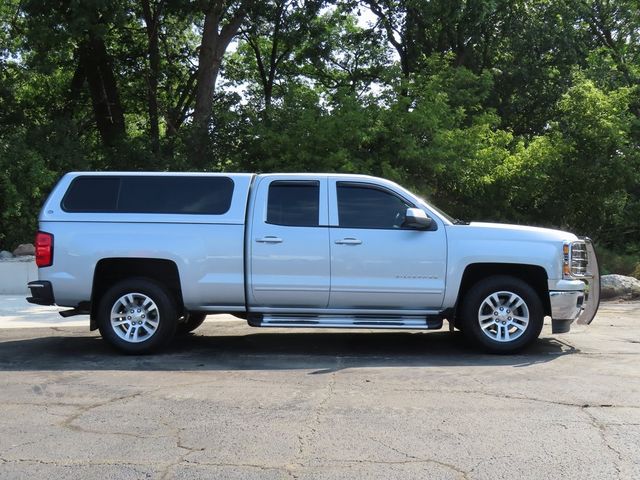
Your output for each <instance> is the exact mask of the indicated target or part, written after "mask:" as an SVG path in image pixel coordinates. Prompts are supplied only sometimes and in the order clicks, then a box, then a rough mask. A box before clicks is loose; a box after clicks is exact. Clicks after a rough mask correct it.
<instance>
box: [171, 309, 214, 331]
mask: <svg viewBox="0 0 640 480" xmlns="http://www.w3.org/2000/svg"><path fill="white" fill-rule="evenodd" d="M185 316H186V320H184V321H182V322H179V323H178V327H177V328H176V335H186V334H187V333H189V332H193V331H194V330H195V329H196V328H198V327H199V326H200V325H202V323H203V322H204V321H205V319H206V318H207V314H206V313H202V312H192V313H188V314H187V315H185Z"/></svg>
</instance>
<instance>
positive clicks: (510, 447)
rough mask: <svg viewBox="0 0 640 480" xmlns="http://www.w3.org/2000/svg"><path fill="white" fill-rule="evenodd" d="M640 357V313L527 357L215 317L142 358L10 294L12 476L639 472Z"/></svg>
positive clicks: (7, 372)
mask: <svg viewBox="0 0 640 480" xmlns="http://www.w3.org/2000/svg"><path fill="white" fill-rule="evenodd" d="M12 298H13V300H11V299H12ZM445 325H446V324H445ZM639 355H640V303H620V304H615V303H607V304H603V306H602V307H601V310H600V312H599V314H598V316H597V317H596V319H595V321H594V323H593V324H592V325H591V326H589V327H584V326H576V327H574V328H573V329H572V332H571V333H569V334H565V335H551V333H550V326H549V325H545V328H544V331H543V334H542V337H541V339H540V340H539V341H538V342H536V344H535V345H534V346H533V347H532V348H530V349H529V350H527V351H526V352H523V353H522V354H518V355H513V356H495V355H485V354H481V353H479V352H477V351H474V350H473V349H471V348H470V347H469V346H468V345H467V344H466V342H465V341H464V339H463V337H462V335H460V334H459V333H454V334H452V333H449V332H448V331H446V330H442V331H434V332H406V331H402V332H400V331H342V330H340V331H336V330H329V331H327V330H316V331H314V330H307V329H304V330H281V329H256V328H251V327H249V326H247V325H246V323H245V322H243V321H240V320H235V319H233V317H229V316H209V317H208V319H207V321H206V322H205V323H204V325H203V326H202V327H201V328H200V329H198V330H196V332H194V333H193V334H190V335H186V336H184V337H181V338H179V339H177V340H176V341H175V342H174V344H173V346H172V347H171V348H169V349H168V350H167V351H166V352H165V353H162V354H158V355H150V356H140V357H132V356H123V355H120V354H118V353H116V352H114V351H113V350H112V349H111V348H110V347H109V346H108V345H107V344H106V343H105V342H103V341H102V340H101V339H100V337H99V335H98V334H97V333H95V332H89V330H88V319H87V318H86V317H71V318H69V319H62V318H61V317H59V316H58V315H57V309H55V308H49V307H36V306H29V305H28V304H26V303H25V302H24V301H23V300H22V299H21V298H19V297H7V296H2V297H0V418H1V419H2V420H1V421H0V479H3V480H5V479H29V480H33V479H54V478H55V479H83V480H87V479H94V478H95V479H109V478H113V479H147V478H150V479H173V478H179V479H207V478H224V479H254V478H255V479H265V478H266V479H272V478H274V479H275V478H283V479H286V478H290V479H311V478H329V479H342V478H373V479H377V478H380V479H390V478H398V479H412V478H416V479H418V478H419V479H425V478H429V479H509V480H511V479H514V478H518V479H543V478H544V479H546V478H548V479H581V480H582V479H588V478H598V479H616V478H620V479H635V478H640V450H639V449H638V445H640V366H639V362H638V360H639V359H640V356H639Z"/></svg>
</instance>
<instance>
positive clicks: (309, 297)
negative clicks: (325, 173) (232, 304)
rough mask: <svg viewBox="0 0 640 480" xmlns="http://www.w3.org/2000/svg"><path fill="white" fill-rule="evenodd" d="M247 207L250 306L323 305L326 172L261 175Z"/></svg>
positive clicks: (326, 251) (326, 265)
mask: <svg viewBox="0 0 640 480" xmlns="http://www.w3.org/2000/svg"><path fill="white" fill-rule="evenodd" d="M253 208H254V211H253V223H252V225H251V230H250V232H249V239H248V242H249V248H250V251H248V252H247V253H248V254H249V255H250V257H249V258H250V259H251V264H250V278H251V284H250V289H249V294H250V301H249V303H250V306H252V305H259V306H260V307H269V308H276V309H278V308H326V307H327V303H328V301H329V286H330V281H331V274H330V262H329V228H328V208H327V180H326V177H317V178H313V177H308V179H307V178H306V177H305V178H304V179H299V177H291V176H286V175H282V176H268V177H262V178H261V179H260V183H259V184H258V185H257V186H256V196H255V198H254V205H253Z"/></svg>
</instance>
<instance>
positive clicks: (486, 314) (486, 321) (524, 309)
mask: <svg viewBox="0 0 640 480" xmlns="http://www.w3.org/2000/svg"><path fill="white" fill-rule="evenodd" d="M481 298H482V297H481ZM478 323H479V324H480V329H481V331H482V333H484V334H485V335H486V336H487V337H489V338H490V339H491V340H494V341H497V342H512V341H514V340H516V339H518V338H519V337H520V336H521V335H522V334H523V333H524V332H525V331H526V330H527V326H528V325H529V307H528V306H527V304H526V302H525V301H524V300H523V299H522V297H520V296H519V295H518V294H516V293H513V292H508V291H500V292H495V293H492V294H491V295H489V296H488V297H486V298H485V299H484V300H483V301H482V303H481V304H480V308H479V309H478Z"/></svg>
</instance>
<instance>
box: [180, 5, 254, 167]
mask: <svg viewBox="0 0 640 480" xmlns="http://www.w3.org/2000/svg"><path fill="white" fill-rule="evenodd" d="M248 1H249V0H243V1H242V2H241V3H240V5H239V6H238V8H237V10H236V11H235V12H234V13H233V15H232V16H231V18H230V19H229V20H228V21H227V22H226V23H224V24H222V20H223V17H224V13H225V7H226V2H225V1H224V0H212V1H211V2H210V3H209V8H208V10H207V11H206V12H205V18H204V29H203V33H202V42H201V43H200V51H199V53H198V72H197V75H196V89H195V106H194V110H193V127H194V128H193V131H192V132H191V138H190V140H189V143H190V144H191V148H190V155H191V162H192V164H193V165H194V166H195V167H197V168H204V167H205V166H206V164H207V162H206V159H207V153H208V149H207V144H208V135H209V120H210V119H211V113H212V110H213V94H214V91H215V87H216V80H217V79H218V74H219V73H220V65H221V64H222V58H223V57H224V54H225V52H226V50H227V47H228V46H229V43H230V42H231V40H232V39H233V37H234V36H235V35H236V34H237V33H238V30H239V28H240V25H241V24H242V22H243V20H244V17H245V14H246V7H247V3H248Z"/></svg>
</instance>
